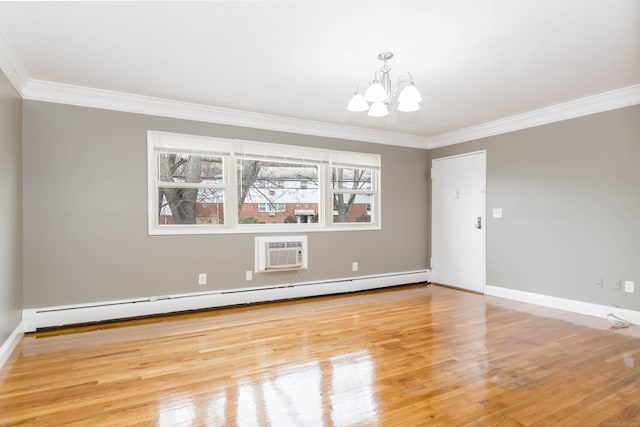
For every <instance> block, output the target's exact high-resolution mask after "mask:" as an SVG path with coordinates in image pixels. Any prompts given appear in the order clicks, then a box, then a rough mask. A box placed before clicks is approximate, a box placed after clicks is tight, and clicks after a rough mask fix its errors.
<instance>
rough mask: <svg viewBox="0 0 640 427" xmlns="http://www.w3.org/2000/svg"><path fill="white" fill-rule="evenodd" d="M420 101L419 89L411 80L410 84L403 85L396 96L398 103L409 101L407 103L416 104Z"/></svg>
mask: <svg viewBox="0 0 640 427" xmlns="http://www.w3.org/2000/svg"><path fill="white" fill-rule="evenodd" d="M421 101H422V96H420V91H419V90H418V88H417V87H416V86H415V85H414V84H413V82H411V84H409V85H407V86H405V88H404V89H402V92H400V95H399V96H398V102H399V103H400V104H404V103H409V104H417V103H419V102H421Z"/></svg>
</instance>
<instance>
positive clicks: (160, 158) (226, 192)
mask: <svg viewBox="0 0 640 427" xmlns="http://www.w3.org/2000/svg"><path fill="white" fill-rule="evenodd" d="M147 162H148V174H149V177H148V188H149V191H148V193H149V198H148V211H149V214H148V215H149V217H148V223H149V233H150V234H206V233H245V232H274V231H275V232H286V231H292V232H299V231H330V230H356V229H357V230H363V229H364V230H367V229H369V230H371V229H379V228H380V156H379V155H377V154H366V153H354V152H346V151H331V150H324V149H315V148H308V147H298V146H289V145H280V144H267V143H260V142H251V141H238V140H229V139H222V138H210V137H198V136H191V135H179V134H172V133H166V132H155V131H150V132H148V160H147Z"/></svg>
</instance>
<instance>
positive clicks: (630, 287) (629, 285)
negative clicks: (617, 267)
mask: <svg viewBox="0 0 640 427" xmlns="http://www.w3.org/2000/svg"><path fill="white" fill-rule="evenodd" d="M624 291H625V292H628V293H630V294H632V293H634V292H635V283H634V282H632V281H631V280H625V281H624Z"/></svg>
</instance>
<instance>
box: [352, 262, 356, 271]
mask: <svg viewBox="0 0 640 427" xmlns="http://www.w3.org/2000/svg"><path fill="white" fill-rule="evenodd" d="M351 271H358V263H357V262H355V261H354V262H353V263H352V264H351Z"/></svg>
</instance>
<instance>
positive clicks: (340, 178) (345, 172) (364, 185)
mask: <svg viewBox="0 0 640 427" xmlns="http://www.w3.org/2000/svg"><path fill="white" fill-rule="evenodd" d="M331 188H332V189H338V190H371V169H358V168H331Z"/></svg>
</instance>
